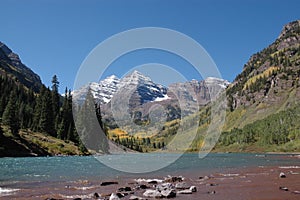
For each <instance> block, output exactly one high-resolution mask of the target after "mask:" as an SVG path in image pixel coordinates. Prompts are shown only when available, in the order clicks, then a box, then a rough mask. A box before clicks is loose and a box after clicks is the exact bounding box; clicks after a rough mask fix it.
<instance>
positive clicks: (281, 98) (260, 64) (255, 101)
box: [225, 20, 300, 130]
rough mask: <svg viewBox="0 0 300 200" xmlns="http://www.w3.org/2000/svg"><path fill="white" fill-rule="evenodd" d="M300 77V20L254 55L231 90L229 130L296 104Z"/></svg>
mask: <svg viewBox="0 0 300 200" xmlns="http://www.w3.org/2000/svg"><path fill="white" fill-rule="evenodd" d="M299 76H300V20H298V21H294V22H291V23H289V24H287V25H286V26H285V27H284V28H283V30H282V32H281V33H280V35H279V37H278V38H277V39H276V41H275V42H274V43H272V44H271V45H270V46H268V47H267V48H265V49H263V50H262V51H261V52H259V53H256V54H254V55H253V56H251V58H250V59H249V61H248V62H247V63H246V65H245V66H244V69H243V71H242V73H241V74H239V75H238V76H237V77H236V79H235V80H234V82H233V84H232V85H231V86H230V87H229V89H228V90H227V95H228V101H229V107H230V110H231V113H229V115H228V123H227V124H226V127H225V129H226V130H230V129H232V128H234V127H239V128H242V127H243V126H245V125H246V124H248V123H252V122H254V121H256V120H259V119H262V118H265V117H267V116H268V115H270V114H273V113H276V112H279V111H281V110H284V109H286V108H289V107H291V106H293V105H295V104H296V103H297V102H298V100H299V98H300V89H299V86H300V82H299ZM237 118H238V119H237Z"/></svg>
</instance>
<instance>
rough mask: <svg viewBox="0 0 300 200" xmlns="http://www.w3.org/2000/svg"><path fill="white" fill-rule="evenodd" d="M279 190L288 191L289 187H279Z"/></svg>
mask: <svg viewBox="0 0 300 200" xmlns="http://www.w3.org/2000/svg"><path fill="white" fill-rule="evenodd" d="M279 189H280V190H283V191H289V189H288V188H287V187H279Z"/></svg>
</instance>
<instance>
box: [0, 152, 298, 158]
mask: <svg viewBox="0 0 300 200" xmlns="http://www.w3.org/2000/svg"><path fill="white" fill-rule="evenodd" d="M151 153H152V152H148V153H145V152H143V153H141V152H139V154H151ZM153 153H155V154H160V153H161V154H182V152H153ZM235 153H240V154H265V155H294V156H297V155H298V156H300V152H235V151H232V152H222V151H212V152H210V153H208V155H209V154H235ZM122 154H135V153H132V152H128V153H127V152H126V153H120V154H113V153H112V154H88V155H37V156H32V155H31V156H29V155H26V156H4V157H0V159H1V158H43V157H85V156H106V155H122ZM183 154H199V152H198V151H187V152H184V153H183Z"/></svg>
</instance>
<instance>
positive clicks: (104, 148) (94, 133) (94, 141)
mask: <svg viewBox="0 0 300 200" xmlns="http://www.w3.org/2000/svg"><path fill="white" fill-rule="evenodd" d="M95 108H96V110H95ZM97 110H98V111H97ZM98 114H99V109H98V108H97V106H96V105H95V103H94V98H93V95H92V92H91V90H90V89H89V90H88V93H87V96H86V100H85V102H84V104H83V105H82V107H81V108H80V111H79V112H78V115H77V119H76V120H77V128H78V131H79V133H78V134H80V138H81V140H82V142H83V144H85V145H86V147H87V148H88V149H90V150H93V151H96V152H102V153H108V141H107V138H106V135H105V133H104V131H103V130H102V128H101V126H100V124H99V119H98V118H99V116H98Z"/></svg>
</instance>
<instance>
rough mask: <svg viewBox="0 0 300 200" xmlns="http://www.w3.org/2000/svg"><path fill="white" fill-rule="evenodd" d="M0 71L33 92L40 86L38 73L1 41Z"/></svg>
mask: <svg viewBox="0 0 300 200" xmlns="http://www.w3.org/2000/svg"><path fill="white" fill-rule="evenodd" d="M0 73H1V74H3V75H4V74H5V75H9V76H10V77H12V78H13V79H14V80H15V81H16V82H20V83H21V84H23V85H24V86H26V87H27V88H31V89H33V90H34V91H35V92H38V90H39V89H40V87H41V86H42V82H41V78H40V77H39V75H37V74H36V73H34V72H33V71H32V70H31V69H30V68H28V67H27V66H26V65H24V64H23V63H22V61H21V59H20V57H19V56H18V55H17V54H16V53H14V52H13V51H12V50H11V49H10V48H8V47H7V46H6V45H5V44H4V43H2V42H0Z"/></svg>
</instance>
